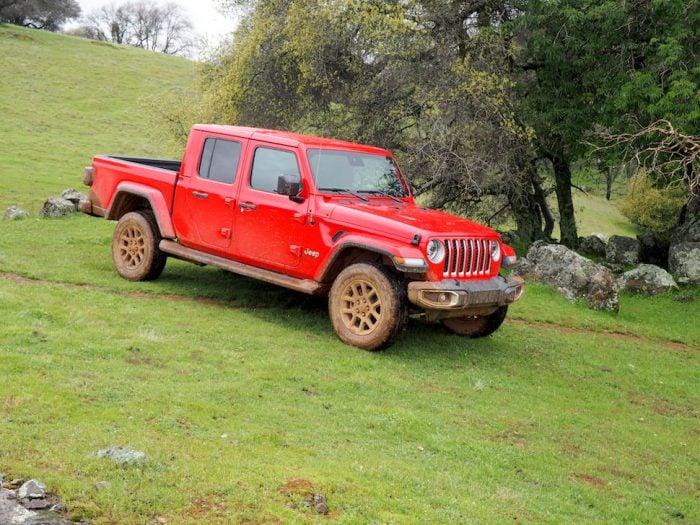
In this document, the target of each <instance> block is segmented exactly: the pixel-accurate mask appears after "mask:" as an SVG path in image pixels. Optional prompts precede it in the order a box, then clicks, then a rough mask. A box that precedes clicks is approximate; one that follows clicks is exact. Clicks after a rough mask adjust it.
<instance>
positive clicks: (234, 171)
mask: <svg viewBox="0 0 700 525" xmlns="http://www.w3.org/2000/svg"><path fill="white" fill-rule="evenodd" d="M242 150H243V144H242V142H241V141H238V140H236V139H234V138H231V137H217V136H211V137H207V138H206V139H204V142H203V145H202V149H201V151H202V153H201V156H200V159H199V164H198V166H197V168H196V169H194V170H192V172H191V173H190V176H189V177H188V178H186V179H183V180H181V181H180V182H179V183H178V186H179V191H180V192H181V193H180V195H182V194H183V193H184V201H185V204H186V206H187V208H188V210H187V211H188V213H187V215H188V216H189V217H188V220H187V222H188V223H189V224H188V226H189V228H188V229H189V230H190V231H189V233H190V235H189V239H188V242H186V244H187V245H189V246H191V247H193V248H199V249H201V250H204V251H209V252H218V253H220V254H223V253H225V251H226V250H227V248H229V246H230V244H231V238H232V235H233V234H232V228H233V220H234V212H235V203H236V200H235V194H236V186H237V183H238V170H239V167H240V160H241V155H242ZM179 202H180V203H182V200H179ZM182 241H185V239H182ZM183 243H185V242H183Z"/></svg>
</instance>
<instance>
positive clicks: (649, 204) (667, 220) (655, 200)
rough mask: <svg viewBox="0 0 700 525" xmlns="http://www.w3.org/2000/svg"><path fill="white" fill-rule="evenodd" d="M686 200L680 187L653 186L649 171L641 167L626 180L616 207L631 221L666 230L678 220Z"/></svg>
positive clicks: (654, 228)
mask: <svg viewBox="0 0 700 525" xmlns="http://www.w3.org/2000/svg"><path fill="white" fill-rule="evenodd" d="M687 200H688V195H687V192H686V191H684V190H683V188H678V187H674V186H664V187H656V186H655V185H654V182H653V181H652V180H651V178H650V177H649V174H648V173H647V172H646V171H644V170H640V171H638V172H637V173H636V174H635V175H634V176H633V177H632V178H631V179H630V180H629V183H628V188H627V194H626V195H625V196H624V197H623V198H622V200H621V201H620V203H619V204H618V207H619V208H620V211H621V212H622V214H623V215H624V216H625V217H627V218H628V219H629V220H631V221H632V222H633V223H634V224H637V225H639V226H641V227H643V228H649V229H651V230H653V231H656V232H667V231H668V230H670V229H671V228H673V227H674V226H675V225H676V223H677V222H678V216H679V214H680V211H681V208H682V207H683V204H685V202H686V201H687Z"/></svg>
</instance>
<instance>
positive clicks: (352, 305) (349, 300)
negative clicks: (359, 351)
mask: <svg viewBox="0 0 700 525" xmlns="http://www.w3.org/2000/svg"><path fill="white" fill-rule="evenodd" d="M341 301H342V304H341V308H340V317H341V319H342V321H343V324H344V325H345V326H346V328H348V330H350V331H352V332H353V333H354V334H356V335H367V334H370V333H372V331H374V329H375V328H377V326H378V325H379V323H380V321H381V319H382V300H381V298H380V297H379V294H378V293H377V290H376V289H375V287H374V286H373V285H372V283H370V282H369V281H364V280H358V281H352V282H350V283H349V284H348V285H347V286H346V287H345V290H343V293H342V295H341Z"/></svg>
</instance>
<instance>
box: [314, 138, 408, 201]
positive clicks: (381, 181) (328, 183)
mask: <svg viewBox="0 0 700 525" xmlns="http://www.w3.org/2000/svg"><path fill="white" fill-rule="evenodd" d="M306 155H307V158H308V159H309V165H310V166H311V172H312V174H313V176H314V182H315V183H316V188H318V190H319V191H321V192H331V193H341V192H345V193H350V194H353V193H357V194H367V195H385V196H389V197H408V188H406V187H405V186H404V184H403V183H402V182H401V179H399V175H398V172H399V170H398V168H397V166H396V164H395V163H394V161H393V160H392V159H391V158H390V157H386V156H384V155H373V154H370V153H358V152H355V151H340V150H328V149H310V150H308V151H307V153H306Z"/></svg>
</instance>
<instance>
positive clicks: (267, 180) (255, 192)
mask: <svg viewBox="0 0 700 525" xmlns="http://www.w3.org/2000/svg"><path fill="white" fill-rule="evenodd" d="M251 151H252V155H251V161H250V163H249V167H248V169H247V170H246V172H247V173H246V175H247V177H246V180H245V181H242V182H241V189H240V194H239V201H238V204H237V205H236V209H237V213H236V236H235V241H234V252H235V254H236V258H238V259H242V260H247V261H248V262H250V263H252V264H255V265H257V266H264V267H268V268H270V269H283V268H285V267H295V266H297V265H298V264H299V259H300V257H301V235H302V229H303V227H304V225H305V224H306V215H307V210H308V199H305V200H303V202H295V201H293V200H291V199H290V198H289V197H288V196H287V195H280V194H278V193H277V181H278V178H279V177H280V176H282V175H286V176H289V177H292V178H293V179H296V180H298V181H301V170H300V163H299V159H298V158H297V149H296V148H292V147H284V146H277V145H274V146H272V145H269V144H266V143H256V144H253V145H252V147H251Z"/></svg>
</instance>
